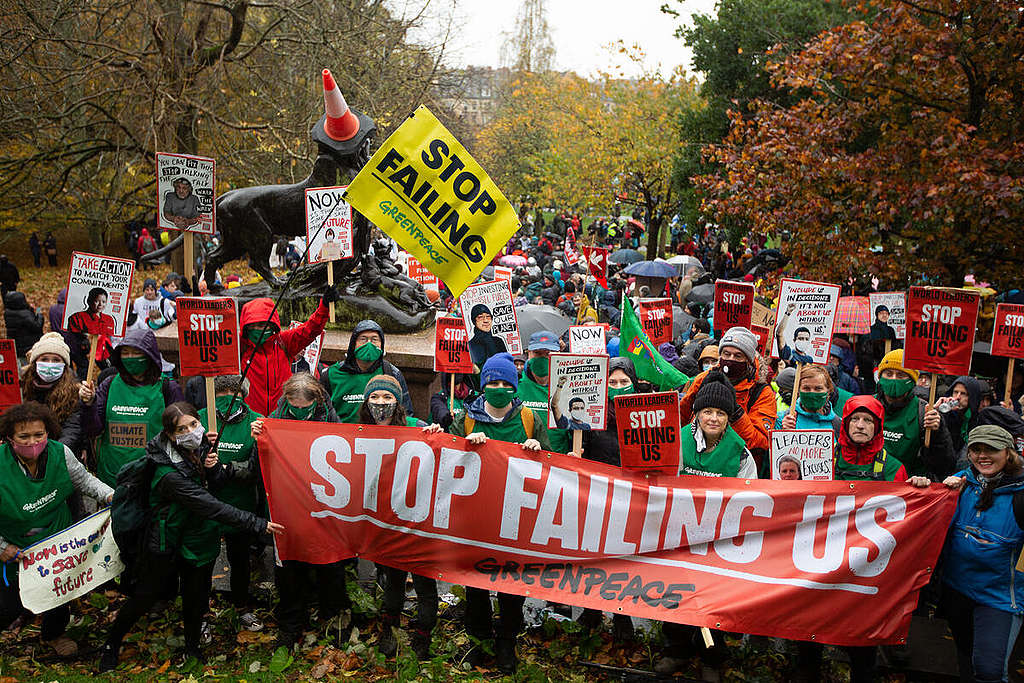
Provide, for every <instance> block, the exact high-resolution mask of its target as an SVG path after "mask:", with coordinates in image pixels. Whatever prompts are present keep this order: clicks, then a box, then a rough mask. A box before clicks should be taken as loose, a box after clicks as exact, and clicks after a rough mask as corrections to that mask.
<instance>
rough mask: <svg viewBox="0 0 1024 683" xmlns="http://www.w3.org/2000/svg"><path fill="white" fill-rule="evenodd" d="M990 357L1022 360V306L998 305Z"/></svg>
mask: <svg viewBox="0 0 1024 683" xmlns="http://www.w3.org/2000/svg"><path fill="white" fill-rule="evenodd" d="M992 355H993V356H1007V357H1009V358H1024V304H999V305H998V306H996V322H995V326H994V327H993V328H992Z"/></svg>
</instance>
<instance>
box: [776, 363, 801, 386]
mask: <svg viewBox="0 0 1024 683" xmlns="http://www.w3.org/2000/svg"><path fill="white" fill-rule="evenodd" d="M795 382H796V369H794V368H783V369H782V371H781V372H779V374H778V375H776V377H775V383H776V384H778V385H779V388H780V389H785V390H786V391H793V384H794V383H795Z"/></svg>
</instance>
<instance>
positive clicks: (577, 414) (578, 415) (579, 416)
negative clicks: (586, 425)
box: [569, 408, 587, 422]
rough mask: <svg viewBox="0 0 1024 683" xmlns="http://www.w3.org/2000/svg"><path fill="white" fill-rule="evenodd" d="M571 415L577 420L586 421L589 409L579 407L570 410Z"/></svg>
mask: <svg viewBox="0 0 1024 683" xmlns="http://www.w3.org/2000/svg"><path fill="white" fill-rule="evenodd" d="M569 417H571V418H572V419H573V420H574V421H576V422H586V421H587V411H586V410H584V409H583V408H577V409H576V410H570V411H569Z"/></svg>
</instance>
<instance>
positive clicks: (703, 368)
mask: <svg viewBox="0 0 1024 683" xmlns="http://www.w3.org/2000/svg"><path fill="white" fill-rule="evenodd" d="M713 365H714V363H704V365H702V366H700V369H701V371H703V372H707V371H708V370H710V369H711V366H713Z"/></svg>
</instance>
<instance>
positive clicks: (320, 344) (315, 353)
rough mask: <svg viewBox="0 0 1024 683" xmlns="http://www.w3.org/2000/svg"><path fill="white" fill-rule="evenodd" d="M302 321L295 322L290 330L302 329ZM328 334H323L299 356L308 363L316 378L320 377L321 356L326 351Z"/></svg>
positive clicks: (290, 326)
mask: <svg viewBox="0 0 1024 683" xmlns="http://www.w3.org/2000/svg"><path fill="white" fill-rule="evenodd" d="M301 326H302V321H301V320H293V321H292V324H291V325H289V326H288V328H289V329H295V328H296V327H301ZM326 334H327V333H326V332H321V333H320V336H319V337H317V338H316V339H314V340H313V341H311V342H310V343H309V346H307V347H306V348H304V349H303V350H302V353H300V354H299V358H301V359H302V360H304V361H306V365H308V366H309V372H310V373H311V374H312V375H313V376H314V377H320V354H321V353H323V350H324V337H325V336H326Z"/></svg>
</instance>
